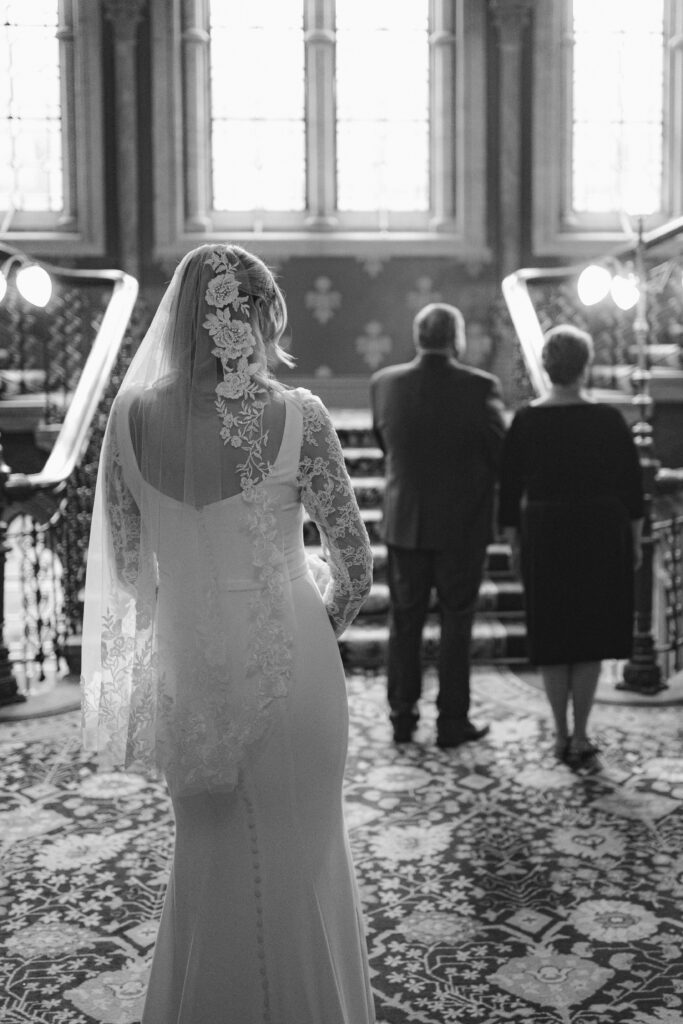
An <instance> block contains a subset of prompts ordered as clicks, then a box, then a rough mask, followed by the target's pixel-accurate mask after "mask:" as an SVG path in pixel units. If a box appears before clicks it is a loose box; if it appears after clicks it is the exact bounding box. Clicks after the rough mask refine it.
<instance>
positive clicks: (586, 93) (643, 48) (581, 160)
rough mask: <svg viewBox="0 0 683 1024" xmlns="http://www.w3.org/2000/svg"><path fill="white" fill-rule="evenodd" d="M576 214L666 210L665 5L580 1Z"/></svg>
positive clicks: (576, 13)
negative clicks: (663, 179) (664, 175)
mask: <svg viewBox="0 0 683 1024" xmlns="http://www.w3.org/2000/svg"><path fill="white" fill-rule="evenodd" d="M573 20H574V26H573V27H574V47H573V132H572V197H573V201H572V206H573V209H574V210H575V211H577V212H580V213H601V212H607V211H613V210H619V211H624V212H626V213H629V214H632V215H633V214H641V215H646V214H649V213H653V212H655V211H657V210H659V209H661V207H662V172H663V147H664V132H663V113H664V107H663V103H664V31H663V30H664V8H663V0H647V3H644V2H643V0H574V3H573Z"/></svg>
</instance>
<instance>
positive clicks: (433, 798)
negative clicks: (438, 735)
mask: <svg viewBox="0 0 683 1024" xmlns="http://www.w3.org/2000/svg"><path fill="white" fill-rule="evenodd" d="M428 682H429V685H428V688H427V697H428V699H426V700H425V702H424V705H425V706H424V713H423V721H422V722H421V725H420V730H419V732H418V734H417V741H418V742H417V743H416V744H415V745H412V746H406V747H403V748H396V747H394V746H393V745H392V744H391V743H390V741H389V736H390V733H389V728H388V725H387V722H386V716H385V711H384V688H383V680H382V679H381V677H370V678H364V677H363V676H361V675H354V676H352V677H351V678H350V679H349V689H350V695H351V709H352V734H351V750H350V757H349V764H348V785H347V805H348V821H349V828H350V833H351V841H352V846H353V850H354V854H355V859H356V864H357V869H358V874H359V879H360V882H361V887H362V894H363V899H364V903H365V908H366V915H367V922H368V930H369V936H368V941H369V949H370V958H371V965H372V970H373V985H374V988H375V993H376V1004H377V1016H378V1021H381V1022H382V1024H451V1022H453V1024H507V1022H511V1021H512V1022H532V1024H558V1022H562V1024H683V914H682V908H683V749H682V745H681V738H682V731H681V720H680V714H681V710H680V708H677V707H647V708H642V707H639V708H635V707H627V706H615V705H600V706H598V707H596V709H595V714H594V720H593V722H594V730H593V733H594V737H595V739H596V740H597V742H598V743H599V745H600V748H601V751H602V753H601V758H600V763H599V765H598V766H595V767H594V768H593V769H592V770H587V771H584V772H583V773H580V774H573V773H571V772H570V771H569V769H567V768H566V767H564V766H562V765H557V764H556V763H555V761H554V759H553V757H552V755H551V753H550V746H551V736H550V731H549V720H548V714H547V710H546V705H545V701H544V697H543V695H542V694H541V693H540V692H539V691H538V690H537V689H536V688H534V687H532V686H529V685H528V684H527V683H524V682H522V681H520V680H519V679H518V678H517V677H516V676H514V675H513V674H512V673H511V672H509V671H507V670H499V669H491V668H484V667H480V668H477V670H476V673H475V678H474V695H475V701H474V703H475V706H474V712H473V718H474V719H475V720H476V721H490V722H491V723H492V729H491V734H490V736H489V737H488V738H487V739H486V740H484V741H482V742H481V743H478V744H473V745H470V746H468V747H465V748H461V749H459V750H456V751H439V750H437V749H436V748H435V746H434V743H433V733H434V729H433V721H434V706H433V703H432V701H431V700H430V699H429V696H433V681H431V680H430V681H428ZM430 688H431V693H430ZM77 729H78V719H77V716H76V715H75V714H66V715H61V716H58V717H56V718H48V719H42V720H36V721H29V722H20V723H16V724H3V725H2V726H0V757H1V759H2V765H3V773H4V779H5V782H4V786H3V795H2V804H1V805H0V840H1V842H2V847H3V852H2V860H1V861H0V948H1V949H2V961H1V963H2V966H1V968H0V1022H2V1024H90V1022H92V1021H96V1022H100V1024H133V1022H137V1021H139V1014H140V1006H141V1002H142V995H143V992H144V987H145V979H146V971H147V962H148V957H149V953H150V951H151V948H152V945H153V942H154V936H155V930H156V922H157V919H158V916H159V913H160V908H161V901H162V897H163V892H164V885H165V882H166V877H167V871H168V862H169V855H170V849H171V837H172V822H171V816H170V805H169V803H168V801H167V798H166V796H165V794H164V791H163V789H162V788H161V786H159V785H157V784H154V783H150V782H149V781H147V780H145V779H144V778H141V777H139V776H134V775H131V776H126V775H119V774H116V775H114V774H110V775H104V776H96V775H94V774H93V773H92V770H91V766H90V765H89V763H88V761H87V760H86V759H85V758H84V757H83V756H82V755H81V754H80V752H79V746H78V733H77ZM216 1024H223V1022H216ZM230 1024H239V1022H236V1021H231V1022H230ZM282 1024H297V1022H295V1021H287V1022H282Z"/></svg>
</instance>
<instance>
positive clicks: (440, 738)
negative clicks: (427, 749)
mask: <svg viewBox="0 0 683 1024" xmlns="http://www.w3.org/2000/svg"><path fill="white" fill-rule="evenodd" d="M490 728H491V726H490V725H482V726H481V728H479V729H478V728H477V727H476V725H473V724H472V722H466V723H465V724H464V725H460V724H459V723H456V722H449V723H448V724H447V725H440V726H439V725H437V731H436V745H437V747H441V748H445V747H459V746H460V745H461V744H462V743H472V742H473V741H474V740H480V739H481V738H482V736H486V734H487V732H488V731H489V729H490Z"/></svg>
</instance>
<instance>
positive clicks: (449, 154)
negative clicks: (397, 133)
mask: <svg viewBox="0 0 683 1024" xmlns="http://www.w3.org/2000/svg"><path fill="white" fill-rule="evenodd" d="M455 45H456V25H455V5H454V4H453V3H451V0H432V32H431V34H430V37H429V48H430V64H431V68H430V76H429V77H430V90H431V97H430V103H431V109H432V111H433V114H434V125H436V131H434V132H433V135H432V140H431V149H432V152H431V161H430V164H431V194H432V220H431V225H430V226H431V228H432V230H433V231H444V230H449V229H451V228H452V226H453V219H454V215H455V209H454V198H455V197H454V192H453V181H454V180H455V175H456V172H455V161H456V141H455V123H454V119H453V118H452V117H446V116H444V110H446V111H450V110H452V107H453V104H452V102H451V100H450V93H451V91H452V89H453V82H454V81H455Z"/></svg>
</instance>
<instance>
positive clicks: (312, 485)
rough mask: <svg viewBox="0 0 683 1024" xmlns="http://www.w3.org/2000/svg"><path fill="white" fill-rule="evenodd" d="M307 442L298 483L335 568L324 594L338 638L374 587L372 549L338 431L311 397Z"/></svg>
mask: <svg viewBox="0 0 683 1024" xmlns="http://www.w3.org/2000/svg"><path fill="white" fill-rule="evenodd" d="M302 412H303V440H302V444H301V459H300V463H299V476H298V484H299V487H300V488H301V498H302V502H303V505H304V508H305V509H306V512H307V513H308V514H309V516H310V517H311V519H312V520H313V521H314V522H315V523H316V525H317V527H318V529H319V530H320V535H321V539H322V545H323V552H324V554H325V557H326V559H327V561H328V562H329V564H330V569H331V581H330V584H329V586H328V587H327V588H326V591H325V594H324V601H325V606H326V608H327V613H328V615H329V617H330V621H331V622H332V626H333V628H334V632H335V634H336V636H340V635H341V634H342V633H343V632H344V630H345V629H346V627H347V626H349V625H350V623H351V622H353V620H354V619H355V617H356V615H357V614H358V612H359V610H360V607H361V605H362V604H363V601H364V600H365V598H366V597H367V595H368V592H369V590H370V587H371V585H372V551H371V549H370V541H369V538H368V534H367V531H366V529H365V525H364V523H363V520H362V518H361V514H360V510H359V508H358V503H357V502H356V497H355V495H354V493H353V488H352V487H351V481H350V479H349V475H348V473H347V471H346V466H345V464H344V455H343V453H342V449H341V445H340V443H339V438H338V437H337V433H336V431H335V429H334V427H333V426H332V422H331V420H330V417H329V414H328V412H327V410H326V409H325V406H324V405H323V404H322V402H320V400H319V399H317V398H316V397H315V396H313V395H308V396H306V397H305V398H304V400H303V403H302Z"/></svg>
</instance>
